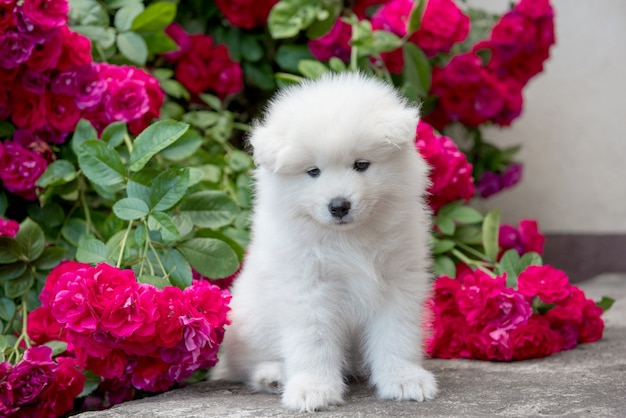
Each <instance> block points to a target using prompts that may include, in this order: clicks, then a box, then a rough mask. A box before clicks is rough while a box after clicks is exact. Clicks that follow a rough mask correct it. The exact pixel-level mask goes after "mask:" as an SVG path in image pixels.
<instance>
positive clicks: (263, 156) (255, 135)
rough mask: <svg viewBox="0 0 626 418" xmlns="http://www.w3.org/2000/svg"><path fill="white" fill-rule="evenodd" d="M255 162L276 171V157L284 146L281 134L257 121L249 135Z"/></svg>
mask: <svg viewBox="0 0 626 418" xmlns="http://www.w3.org/2000/svg"><path fill="white" fill-rule="evenodd" d="M248 142H249V143H250V145H251V146H252V155H253V158H254V163H255V164H256V165H257V166H259V167H263V168H265V169H266V170H269V171H276V168H277V167H276V159H277V157H278V154H279V152H280V150H281V149H282V148H283V140H282V139H281V136H280V135H279V134H278V133H276V132H274V130H273V129H271V128H269V127H267V126H264V125H262V124H260V123H257V124H256V125H254V126H253V128H252V132H251V134H250V136H249V137H248Z"/></svg>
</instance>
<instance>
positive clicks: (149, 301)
mask: <svg viewBox="0 0 626 418" xmlns="http://www.w3.org/2000/svg"><path fill="white" fill-rule="evenodd" d="M118 289H119V288H118ZM157 319H158V311H157V309H156V306H155V305H154V287H151V286H147V285H146V286H144V285H138V286H136V287H129V288H126V289H120V290H119V291H118V292H117V294H115V295H114V296H113V298H112V299H111V300H110V301H109V303H108V304H107V306H106V307H105V308H104V312H102V318H101V321H102V329H103V331H105V332H108V333H110V334H111V335H112V336H114V337H116V338H127V339H129V340H132V341H136V342H141V343H148V342H149V341H150V340H152V339H153V338H154V334H155V330H156V326H155V324H156V321H157Z"/></svg>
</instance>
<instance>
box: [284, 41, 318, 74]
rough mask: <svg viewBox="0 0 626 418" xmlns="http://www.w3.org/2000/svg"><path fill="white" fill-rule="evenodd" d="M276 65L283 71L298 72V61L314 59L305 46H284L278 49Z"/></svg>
mask: <svg viewBox="0 0 626 418" xmlns="http://www.w3.org/2000/svg"><path fill="white" fill-rule="evenodd" d="M274 59H275V60H276V63H277V64H278V65H279V66H280V68H282V69H283V70H285V71H290V72H294V73H295V72H296V71H298V63H299V62H300V60H306V59H309V60H312V59H315V57H313V55H312V54H311V51H310V50H309V47H308V46H306V45H292V44H285V45H281V46H279V47H278V50H277V51H276V57H275V58H274Z"/></svg>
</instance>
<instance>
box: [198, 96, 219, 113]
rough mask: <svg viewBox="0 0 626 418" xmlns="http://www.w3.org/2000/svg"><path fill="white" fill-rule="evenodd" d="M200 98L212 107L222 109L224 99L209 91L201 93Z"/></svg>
mask: <svg viewBox="0 0 626 418" xmlns="http://www.w3.org/2000/svg"><path fill="white" fill-rule="evenodd" d="M200 99H201V100H202V101H203V102H204V103H206V104H208V105H209V107H210V108H211V109H213V110H217V111H218V112H219V111H221V110H222V101H221V100H220V99H219V97H217V96H214V95H212V94H208V93H201V94H200Z"/></svg>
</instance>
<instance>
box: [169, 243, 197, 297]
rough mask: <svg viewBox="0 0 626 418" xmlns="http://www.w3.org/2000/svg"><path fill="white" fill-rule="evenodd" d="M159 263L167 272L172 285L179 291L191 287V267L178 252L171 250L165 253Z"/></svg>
mask: <svg viewBox="0 0 626 418" xmlns="http://www.w3.org/2000/svg"><path fill="white" fill-rule="evenodd" d="M161 261H162V262H163V266H164V267H165V269H166V270H167V274H168V275H169V280H170V283H171V284H172V285H174V286H177V287H179V288H181V289H185V288H186V287H189V286H191V282H192V280H193V274H192V271H191V265H189V263H188V262H187V260H185V257H183V255H182V254H181V253H180V252H178V250H175V249H172V250H170V251H167V252H165V254H163V256H162V257H161Z"/></svg>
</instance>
